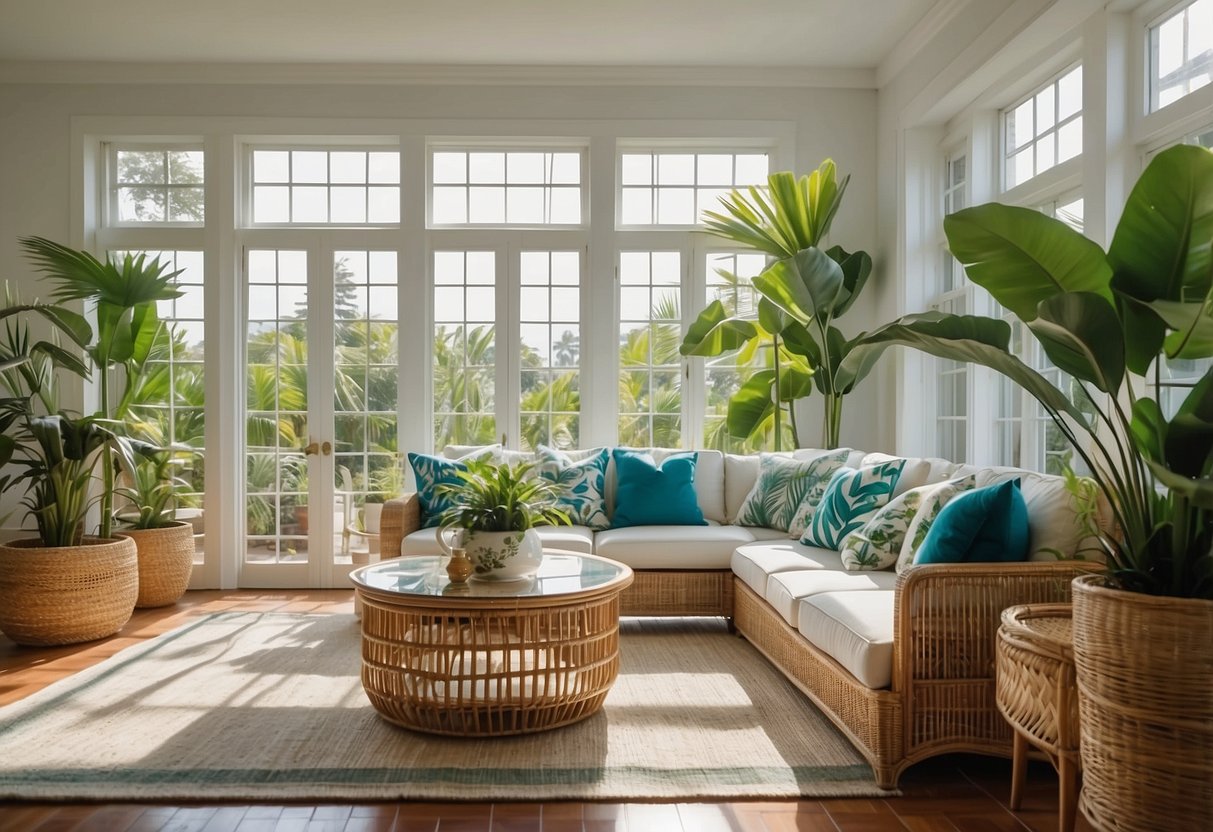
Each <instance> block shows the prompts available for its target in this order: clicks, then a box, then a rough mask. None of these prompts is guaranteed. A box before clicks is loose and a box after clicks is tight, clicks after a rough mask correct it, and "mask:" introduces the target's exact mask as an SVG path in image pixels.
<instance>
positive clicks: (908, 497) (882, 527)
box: [838, 485, 937, 572]
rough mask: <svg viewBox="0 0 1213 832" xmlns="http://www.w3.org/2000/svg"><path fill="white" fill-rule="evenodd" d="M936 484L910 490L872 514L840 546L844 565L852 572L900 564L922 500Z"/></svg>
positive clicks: (886, 567) (839, 549)
mask: <svg viewBox="0 0 1213 832" xmlns="http://www.w3.org/2000/svg"><path fill="white" fill-rule="evenodd" d="M936 487H937V486H936V485H924V486H920V487H918V488H911V489H910V490H909V491H906V492H905V493H903V494H899V495H898V496H896V497H894V498H893V500H892V501H890V502H889V504H888V505H886V506H884V507H883V508H881V509H879V510H878V511H877V512H876V513H875V514H873V515H872V516H871V517H870V518H869V519H868V522H866V523H864V524H863V527H862V528H859V529H856V530H855V531H853V532H851V533H850V534H848V535H847V536H846V537H844V538H843V539H842V545H841V546H839V547H838V551H839V553H840V554H841V555H842V565H843V567H844V568H845V569H847V570H850V571H852V572H859V571H871V570H876V569H888V568H889V567H891V566H892V565H893V564H895V563H897V556H898V554H900V553H901V544H902V543H904V542H905V539H906V532H907V531H908V530H909V528H910V523H911V522H913V520H914V515H915V514H917V513H918V509H919V507H920V506H921V505H922V501H923V498H924V497H925V496H926V494H928V493H929V492H931V491H932V490H934V489H935V488H936Z"/></svg>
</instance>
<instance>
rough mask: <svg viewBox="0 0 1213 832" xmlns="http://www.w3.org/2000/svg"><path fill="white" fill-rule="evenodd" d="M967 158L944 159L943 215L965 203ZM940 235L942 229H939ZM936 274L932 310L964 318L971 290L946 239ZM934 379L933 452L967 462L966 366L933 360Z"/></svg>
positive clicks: (967, 370) (956, 209)
mask: <svg viewBox="0 0 1213 832" xmlns="http://www.w3.org/2000/svg"><path fill="white" fill-rule="evenodd" d="M967 194H968V157H967V156H966V155H965V154H964V153H961V152H955V153H952V154H949V155H948V156H947V157H946V158H945V160H944V171H943V216H947V215H948V214H954V213H956V212H957V211H959V210H961V209H962V208H964V207H965V206H966V205H967V204H968V195H967ZM941 232H942V226H941ZM939 246H940V251H939V258H940V264H941V268H940V272H939V276H940V279H939V285H938V286H937V288H936V292H935V297H934V298H933V299H932V300H931V301H930V302H929V305H930V307H931V308H932V309H936V310H938V311H940V312H949V313H951V314H954V315H964V314H967V313H968V312H969V307H970V305H971V302H972V294H973V292H972V287H971V286H970V285H969V284H968V283H967V281H966V280H965V275H964V268H963V267H962V266H961V265H960V263H958V262H956V258H954V257H953V256H952V253H951V252H950V251H948V244H947V240H946V239H943V238H942V234H941V239H940V242H939ZM936 364H937V366H938V376H937V382H936V385H937V386H936V391H935V446H936V452H937V453H938V454H939V455H940V456H942V457H944V458H945V459H950V460H953V461H955V462H963V461H965V460H967V459H968V450H969V449H968V421H969V375H970V367H969V365H968V364H967V363H964V362H961V361H952V360H950V359H942V358H941V359H936Z"/></svg>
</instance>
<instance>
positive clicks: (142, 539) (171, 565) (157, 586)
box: [118, 521, 194, 607]
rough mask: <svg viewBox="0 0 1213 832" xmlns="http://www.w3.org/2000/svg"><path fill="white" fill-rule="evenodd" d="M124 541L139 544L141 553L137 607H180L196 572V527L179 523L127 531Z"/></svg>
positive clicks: (182, 522)
mask: <svg viewBox="0 0 1213 832" xmlns="http://www.w3.org/2000/svg"><path fill="white" fill-rule="evenodd" d="M118 535H119V536H120V537H129V538H131V539H132V540H134V541H135V546H136V548H137V549H138V552H139V599H138V600H137V601H136V602H135V606H136V607H165V606H168V605H169V604H175V603H177V601H178V599H180V598H181V596H182V595H184V594H185V590H186V589H187V588H188V587H189V584H190V573H191V572H193V569H194V527H193V525H191V524H190V523H187V522H184V521H175V522H174V523H173V524H172V525H171V526H165V527H164V528H162V529H124V530H123V531H121V532H118Z"/></svg>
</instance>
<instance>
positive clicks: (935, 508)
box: [897, 474, 977, 575]
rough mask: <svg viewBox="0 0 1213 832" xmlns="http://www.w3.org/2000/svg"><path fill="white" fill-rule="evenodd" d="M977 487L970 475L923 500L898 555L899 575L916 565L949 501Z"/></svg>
mask: <svg viewBox="0 0 1213 832" xmlns="http://www.w3.org/2000/svg"><path fill="white" fill-rule="evenodd" d="M976 487H977V477H976V475H974V474H969V475H968V476H965V477H959V478H957V479H954V480H948V481H947V482H943V483H940V484H939V485H937V486H936V487H935V489H934V490H933V491H931V492H930V493H929V494H927V495H926V497H924V498H923V501H922V505H921V506H919V507H918V511H917V512H916V513H915V514H914V519H913V520H912V521H910V528H909V529H907V530H906V539H905V542H904V543H902V544H901V552H900V553H899V554H898V555H897V574H898V575H900V574H901V573H902V572H904V571H906V570H907V569H909V568H910V567H911V566H913V565H914V554H915V553H916V552H917V551H918V550H919V548H921V546H922V542H923V541H924V540H926V538H927V533H928V532H930V531H931V526H933V525H934V524H935V521H936V520H937V519H938V518H939V513H940V512H941V511H943V507H944V506H945V505H947V503H948V501H949V500H951V499H952V498H953V497H955V496H956V495H957V494H961V493H963V492H965V491H971V490H972V489H974V488H976Z"/></svg>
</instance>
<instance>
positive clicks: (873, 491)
mask: <svg viewBox="0 0 1213 832" xmlns="http://www.w3.org/2000/svg"><path fill="white" fill-rule="evenodd" d="M905 464H906V461H905V460H904V459H894V460H890V461H889V462H882V463H880V464H879V465H869V466H868V467H866V468H859V469H856V468H839V469H838V470H837V471H835V472H834V476H833V477H831V478H830V483H829V485H827V486H826V490H825V494H824V495H823V496H822V498H821V505H819V506H818V507H817V512H816V513H815V514H814V515H813V522H812V523H810V524H809V527H808V528H807V529H805V532H804V536H803V537H801V538H800V542H801V543H804V544H806V545H808V546H820V547H821V548H823V549H837V548H838V547H839V545H840V544H841V543H842V539H843V538H844V537H846V536H847V535H848V534H850V533H851V532H853V531H855V530H856V529H858V528H860V527H862V526H863V524H864V523H865V522H866V521H867V519H868V518H869V517H870V516H871V515H872V514H874V513H875V512H876V510H877V509H879V508H880V507H881V506H883V505H885V504H886V503H888V502H889V498H890V497H892V496H893V489H894V488H896V487H897V479H898V477H900V476H901V469H902V468H904V467H905Z"/></svg>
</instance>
